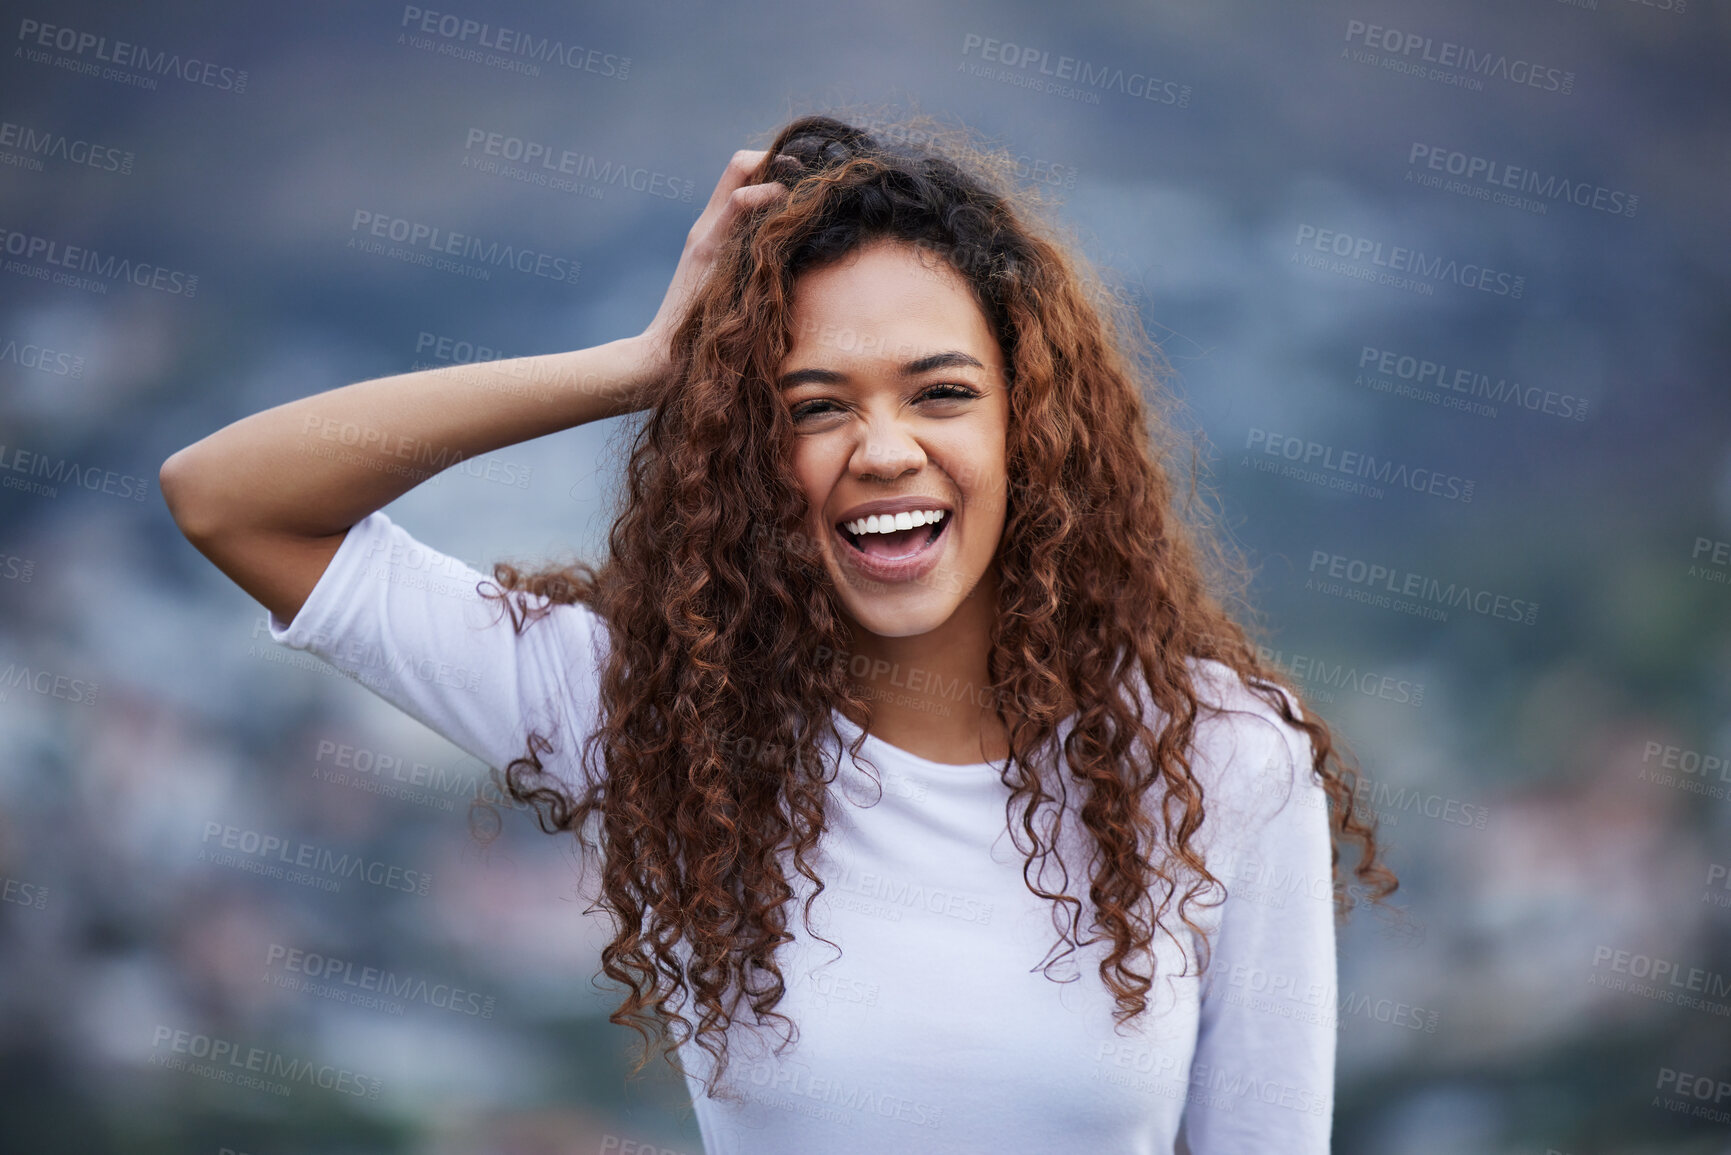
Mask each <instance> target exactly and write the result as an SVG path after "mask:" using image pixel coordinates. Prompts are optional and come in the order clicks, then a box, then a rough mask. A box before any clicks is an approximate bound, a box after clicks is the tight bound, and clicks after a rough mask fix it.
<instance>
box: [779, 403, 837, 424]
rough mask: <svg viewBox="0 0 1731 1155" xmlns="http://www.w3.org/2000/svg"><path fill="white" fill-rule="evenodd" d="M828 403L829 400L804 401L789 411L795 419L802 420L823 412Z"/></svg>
mask: <svg viewBox="0 0 1731 1155" xmlns="http://www.w3.org/2000/svg"><path fill="white" fill-rule="evenodd" d="M828 404H829V402H828V401H802V402H800V403H799V404H798V405H795V406H794V407H793V408H792V409H790V410H788V412H789V413H790V414H792V416H793V419H794V420H795V421H801V420H804V419H805V418H807V417H811V416H814V415H816V414H819V413H822V412H823V406H825V405H828Z"/></svg>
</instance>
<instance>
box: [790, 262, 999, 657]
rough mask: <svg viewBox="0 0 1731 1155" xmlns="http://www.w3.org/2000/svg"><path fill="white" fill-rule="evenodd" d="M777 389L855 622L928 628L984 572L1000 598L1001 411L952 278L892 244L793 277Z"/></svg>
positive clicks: (984, 354)
mask: <svg viewBox="0 0 1731 1155" xmlns="http://www.w3.org/2000/svg"><path fill="white" fill-rule="evenodd" d="M779 381H780V384H781V395H782V400H783V402H784V403H785V404H786V405H787V407H788V411H789V415H790V416H791V418H792V420H793V425H794V431H795V441H794V451H793V469H794V473H795V475H796V476H797V477H798V479H799V484H800V486H801V487H802V488H803V489H804V491H805V495H806V498H807V500H808V502H809V503H810V510H811V515H810V521H809V531H810V532H811V533H812V534H813V535H814V537H815V538H816V539H817V541H818V542H819V543H820V545H821V548H822V550H823V555H824V564H825V566H826V567H827V568H828V570H829V573H830V578H831V579H832V580H833V581H834V582H835V584H836V588H837V589H838V590H839V591H840V594H841V600H842V604H843V606H844V608H845V609H846V611H847V613H848V614H849V615H850V616H851V617H852V618H853V621H854V623H855V624H856V625H858V626H861V627H863V628H865V629H866V630H869V631H870V632H872V633H874V634H878V635H881V636H883V637H911V636H914V635H918V634H923V633H926V632H927V631H929V630H933V629H936V628H937V627H938V626H941V625H943V624H944V623H945V622H947V621H949V620H950V617H951V615H952V614H954V613H955V611H956V609H957V607H958V606H960V605H961V604H962V603H963V601H964V600H965V599H966V598H967V597H968V595H969V594H970V593H972V592H973V591H974V588H975V586H976V585H977V584H978V583H979V582H980V581H981V579H982V578H983V577H986V576H987V574H988V571H991V576H992V577H993V578H994V580H993V581H990V582H988V583H987V584H986V586H985V587H984V589H985V590H986V591H990V592H991V596H993V597H994V598H995V590H996V582H995V577H996V571H995V569H994V568H993V567H994V564H995V563H994V560H993V559H994V555H995V553H996V551H997V548H998V540H999V538H1000V537H1001V536H1002V534H1003V529H1004V508H1005V491H1006V484H1005V475H1004V453H1005V449H1004V447H1005V440H1006V436H1007V434H1008V431H1009V411H1010V407H1009V398H1008V395H1007V394H1006V392H1005V383H1004V364H1003V352H1002V350H1000V349H999V347H998V342H997V339H996V338H995V337H994V336H993V335H992V331H991V327H990V325H989V324H988V323H987V321H986V317H985V315H984V314H983V313H982V312H981V311H980V308H979V306H978V305H977V304H975V302H974V298H973V294H972V293H971V292H970V291H969V289H968V285H967V282H966V281H964V280H963V279H962V277H961V275H960V274H958V273H957V272H955V270H953V269H952V268H950V266H949V265H948V264H946V263H945V262H944V261H943V260H942V259H941V258H940V257H939V256H937V255H935V254H933V253H930V252H922V251H920V250H918V249H916V248H915V247H914V246H912V245H909V244H906V243H903V242H899V241H876V242H871V243H868V244H866V245H864V246H862V247H861V248H859V249H856V250H855V251H854V252H852V253H850V254H849V255H847V256H846V257H843V258H842V259H841V260H840V261H838V262H836V263H835V264H832V265H827V266H824V267H822V268H818V269H813V270H810V271H808V272H806V273H804V274H803V275H801V277H800V278H799V280H798V282H797V283H796V285H795V287H794V299H793V345H792V348H791V349H790V350H789V351H788V355H787V359H786V360H785V361H783V362H782V364H781V367H780V378H779ZM897 514H900V515H901V518H900V520H899V522H898V521H896V520H892V519H894V517H895V515H897ZM925 514H931V515H936V518H937V520H936V521H935V522H934V521H930V520H928V519H927V518H926V517H923V516H921V515H925ZM868 517H871V518H873V519H874V520H872V521H870V522H868V521H867V520H866V519H867V518H868ZM916 523H921V524H916ZM898 525H899V526H900V528H897V526H898ZM886 529H888V530H889V531H890V532H884V530H886ZM874 531H875V532H874ZM934 535H935V536H934ZM991 608H992V609H993V610H995V609H996V607H995V605H994V606H992V607H991Z"/></svg>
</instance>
